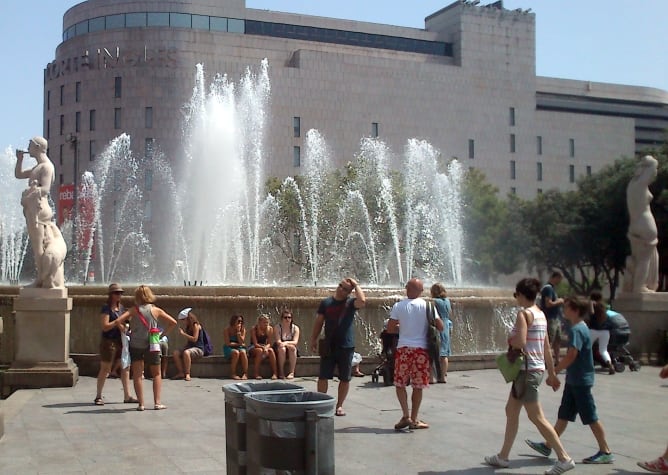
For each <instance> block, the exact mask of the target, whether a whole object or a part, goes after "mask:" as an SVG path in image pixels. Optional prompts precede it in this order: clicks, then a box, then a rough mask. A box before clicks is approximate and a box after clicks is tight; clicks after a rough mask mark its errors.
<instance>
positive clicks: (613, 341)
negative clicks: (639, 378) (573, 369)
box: [594, 310, 640, 373]
mask: <svg viewBox="0 0 668 475" xmlns="http://www.w3.org/2000/svg"><path fill="white" fill-rule="evenodd" d="M606 313H607V314H608V320H607V322H606V324H607V325H606V326H607V328H608V330H610V342H609V343H608V353H610V358H611V359H612V365H613V367H614V368H615V371H616V372H618V373H621V372H622V371H624V370H625V369H626V365H628V366H629V369H630V370H631V371H638V370H639V369H640V361H635V360H634V359H633V356H631V352H630V351H629V349H628V345H629V338H630V336H631V328H630V327H629V322H627V321H626V318H624V316H623V315H622V314H621V313H617V312H615V311H613V310H607V311H606ZM594 360H595V361H597V362H598V363H602V362H603V360H602V359H601V355H600V353H599V351H598V342H597V343H595V344H594Z"/></svg>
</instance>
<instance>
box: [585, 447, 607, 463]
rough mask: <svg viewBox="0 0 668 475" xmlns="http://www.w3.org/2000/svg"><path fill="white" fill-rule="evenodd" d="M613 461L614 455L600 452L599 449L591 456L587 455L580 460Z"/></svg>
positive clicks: (591, 461) (588, 461) (589, 461)
mask: <svg viewBox="0 0 668 475" xmlns="http://www.w3.org/2000/svg"><path fill="white" fill-rule="evenodd" d="M614 461H615V457H614V456H613V455H612V454H610V453H608V454H606V453H605V452H601V451H600V450H599V451H598V452H596V453H595V454H594V455H592V456H591V457H587V458H586V459H583V460H582V463H612V462H614Z"/></svg>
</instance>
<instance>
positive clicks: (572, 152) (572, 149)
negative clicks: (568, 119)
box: [568, 139, 575, 157]
mask: <svg viewBox="0 0 668 475" xmlns="http://www.w3.org/2000/svg"><path fill="white" fill-rule="evenodd" d="M568 155H569V156H571V157H574V156H575V139H568Z"/></svg>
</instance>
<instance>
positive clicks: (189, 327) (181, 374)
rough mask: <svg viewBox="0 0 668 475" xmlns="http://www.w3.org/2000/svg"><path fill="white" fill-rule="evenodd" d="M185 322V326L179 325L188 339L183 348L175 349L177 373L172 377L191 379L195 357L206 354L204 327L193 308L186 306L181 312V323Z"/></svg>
mask: <svg viewBox="0 0 668 475" xmlns="http://www.w3.org/2000/svg"><path fill="white" fill-rule="evenodd" d="M181 322H184V323H185V328H184V327H182V326H179V333H180V334H181V336H182V337H184V338H185V339H186V346H185V347H184V348H183V349H182V350H175V351H174V355H173V358H174V364H175V365H176V371H177V374H176V376H174V377H173V378H172V379H185V380H186V381H190V365H191V363H192V361H193V360H194V359H197V358H201V357H202V356H204V328H202V324H201V323H200V322H199V319H198V318H197V315H195V312H193V311H192V308H190V307H188V308H184V309H183V310H181V311H180V312H179V323H181Z"/></svg>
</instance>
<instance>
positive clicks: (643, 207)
mask: <svg viewBox="0 0 668 475" xmlns="http://www.w3.org/2000/svg"><path fill="white" fill-rule="evenodd" d="M658 165H659V162H657V161H656V159H655V158H654V157H652V156H650V155H646V156H644V157H643V158H641V159H640V162H639V163H638V166H637V167H636V171H635V174H634V175H633V178H631V181H630V182H629V184H628V186H627V187H626V205H627V207H628V210H629V231H628V233H627V237H628V238H629V241H630V242H631V255H630V256H628V257H627V259H626V276H625V278H624V288H623V290H624V291H625V292H629V293H646V292H654V291H656V289H657V287H658V285H659V253H658V251H657V248H656V246H657V243H658V233H657V228H656V221H655V220H654V216H653V215H652V211H651V209H650V207H649V204H650V202H651V201H652V193H650V191H649V188H648V186H649V184H650V183H652V182H653V181H654V179H655V178H656V174H657V168H658Z"/></svg>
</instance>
